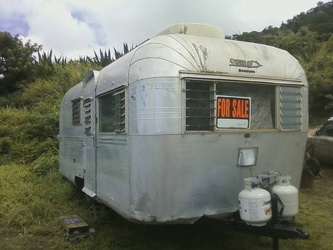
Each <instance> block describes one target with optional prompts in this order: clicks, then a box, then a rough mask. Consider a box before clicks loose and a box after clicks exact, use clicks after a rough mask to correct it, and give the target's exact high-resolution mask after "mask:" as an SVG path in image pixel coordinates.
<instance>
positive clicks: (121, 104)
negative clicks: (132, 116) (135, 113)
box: [97, 86, 127, 134]
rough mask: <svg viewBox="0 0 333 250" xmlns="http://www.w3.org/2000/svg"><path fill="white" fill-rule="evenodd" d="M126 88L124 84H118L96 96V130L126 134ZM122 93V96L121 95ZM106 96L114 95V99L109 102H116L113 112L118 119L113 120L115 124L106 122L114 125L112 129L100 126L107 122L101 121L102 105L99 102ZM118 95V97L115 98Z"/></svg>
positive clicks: (105, 132) (104, 132) (103, 132)
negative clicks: (116, 86) (108, 129)
mask: <svg viewBox="0 0 333 250" xmlns="http://www.w3.org/2000/svg"><path fill="white" fill-rule="evenodd" d="M125 90H126V88H125V86H120V87H118V88H115V89H113V90H110V91H107V92H105V93H103V94H100V95H98V96H97V107H98V109H97V112H98V116H97V125H98V126H97V127H98V132H99V133H102V134H126V133H127V112H126V110H127V108H126V105H127V101H126V91H125ZM122 95H123V96H122ZM107 96H113V97H116V98H115V100H113V101H112V100H109V101H111V102H116V106H115V108H114V109H115V114H114V116H116V119H119V120H117V121H116V122H115V124H108V125H109V126H110V125H111V126H115V129H113V130H112V131H107V130H103V128H102V126H103V124H105V125H107V123H103V115H102V112H103V110H102V109H103V106H102V104H101V100H102V98H105V97H107ZM117 97H119V98H120V99H117ZM107 118H108V119H112V117H107Z"/></svg>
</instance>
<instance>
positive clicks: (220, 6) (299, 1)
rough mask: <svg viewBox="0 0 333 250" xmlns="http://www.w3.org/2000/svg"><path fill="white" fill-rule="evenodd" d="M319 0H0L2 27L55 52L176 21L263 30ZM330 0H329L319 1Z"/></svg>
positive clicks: (115, 40)
mask: <svg viewBox="0 0 333 250" xmlns="http://www.w3.org/2000/svg"><path fill="white" fill-rule="evenodd" d="M318 2H319V0H0V31H9V32H10V33H11V34H12V35H13V36H15V35H16V34H20V35H22V38H23V39H30V40H31V41H32V42H36V43H38V44H40V45H43V48H44V50H45V51H49V50H50V49H52V50H53V52H55V53H56V54H57V55H58V56H59V55H63V56H65V57H67V58H78V57H79V56H91V55H92V54H93V51H94V50H96V51H98V50H99V49H100V48H101V49H103V50H104V49H105V48H111V49H112V48H113V47H115V48H116V49H117V50H120V51H122V44H123V43H127V44H128V45H130V46H132V45H137V44H139V43H141V42H143V41H144V40H146V39H147V38H151V37H154V36H155V35H156V34H157V33H158V32H159V31H161V30H162V29H164V28H166V27H168V26H170V25H172V24H174V23H177V22H195V23H207V24H212V25H216V26H219V27H220V28H222V29H223V30H224V31H225V33H226V35H233V34H240V33H243V32H250V31H262V30H263V29H264V28H265V27H268V26H270V25H271V26H273V27H279V26H280V25H281V23H282V22H286V21H287V20H288V19H291V18H293V17H294V16H296V15H298V14H299V13H301V12H307V11H308V10H309V9H311V8H314V7H316V6H317V3H318ZM322 2H325V3H326V2H329V1H322Z"/></svg>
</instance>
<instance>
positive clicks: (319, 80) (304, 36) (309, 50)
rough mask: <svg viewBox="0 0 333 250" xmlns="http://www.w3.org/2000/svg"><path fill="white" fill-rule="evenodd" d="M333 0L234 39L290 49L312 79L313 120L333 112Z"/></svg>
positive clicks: (311, 107) (310, 95)
mask: <svg viewBox="0 0 333 250" xmlns="http://www.w3.org/2000/svg"><path fill="white" fill-rule="evenodd" d="M332 33H333V1H331V2H328V3H325V4H324V3H322V2H319V3H318V5H317V7H315V8H313V9H311V10H309V11H308V12H307V13H301V14H300V15H298V16H295V17H294V18H293V19H290V20H288V21H287V23H283V24H282V25H281V26H280V28H276V27H272V26H270V27H268V28H266V29H264V30H263V31H262V32H256V31H253V32H245V33H243V34H237V35H234V36H232V37H230V38H231V39H235V40H241V41H249V42H256V43H263V44H268V45H272V46H275V47H278V48H281V49H285V50H287V51H289V53H290V54H292V55H293V56H295V57H296V58H297V59H298V60H299V61H300V63H301V64H302V66H303V67H304V69H305V71H306V73H307V77H308V82H309V92H310V93H309V104H310V108H309V112H310V118H311V120H312V121H317V120H318V119H319V120H321V119H323V118H324V119H327V118H329V117H331V116H332V115H333V105H332V100H333V99H332V98H333V96H332V93H333V71H332V67H333V34H332Z"/></svg>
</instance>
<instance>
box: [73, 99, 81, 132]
mask: <svg viewBox="0 0 333 250" xmlns="http://www.w3.org/2000/svg"><path fill="white" fill-rule="evenodd" d="M72 125H73V126H79V125H81V99H80V98H78V99H75V100H73V101H72Z"/></svg>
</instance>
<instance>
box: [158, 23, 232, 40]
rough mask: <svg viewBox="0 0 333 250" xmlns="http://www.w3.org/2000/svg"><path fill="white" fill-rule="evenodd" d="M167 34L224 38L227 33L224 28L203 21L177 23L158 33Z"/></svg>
mask: <svg viewBox="0 0 333 250" xmlns="http://www.w3.org/2000/svg"><path fill="white" fill-rule="evenodd" d="M167 34H184V35H192V36H204V37H211V38H224V37H225V34H224V32H223V30H222V29H220V28H219V27H216V26H212V25H209V24H201V23H177V24H174V25H171V26H170V27H168V28H166V29H164V30H162V31H161V32H160V33H158V34H157V35H158V36H159V35H167Z"/></svg>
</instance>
